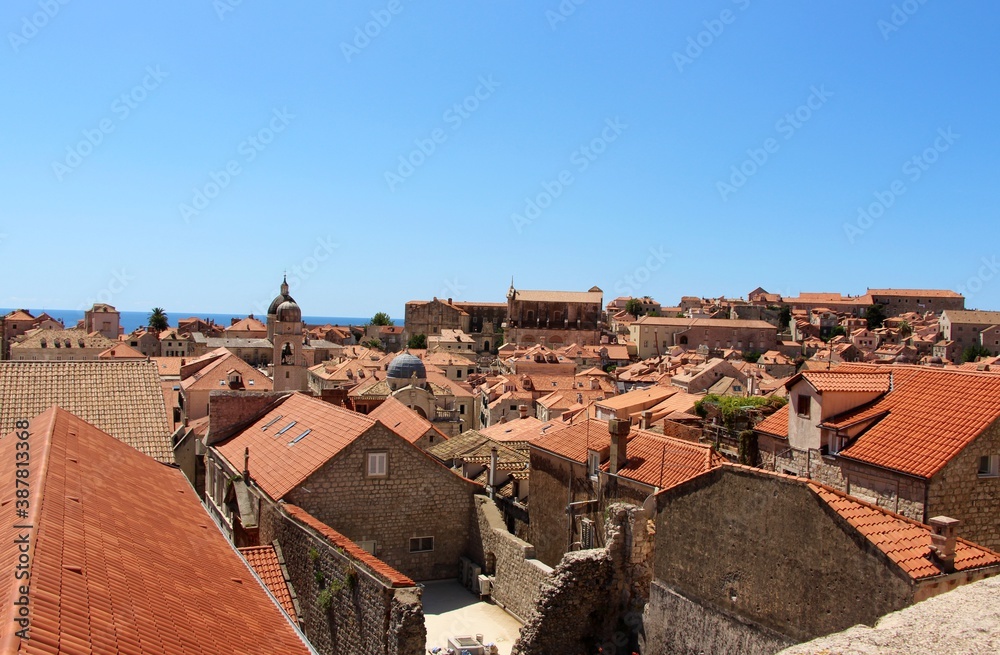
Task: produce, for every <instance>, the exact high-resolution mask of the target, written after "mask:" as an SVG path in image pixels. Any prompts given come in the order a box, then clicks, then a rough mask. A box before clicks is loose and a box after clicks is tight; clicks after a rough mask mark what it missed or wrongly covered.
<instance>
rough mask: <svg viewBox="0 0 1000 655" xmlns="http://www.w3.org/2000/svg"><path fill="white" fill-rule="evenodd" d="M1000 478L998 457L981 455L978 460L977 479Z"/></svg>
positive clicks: (999, 460)
mask: <svg viewBox="0 0 1000 655" xmlns="http://www.w3.org/2000/svg"><path fill="white" fill-rule="evenodd" d="M997 476H1000V455H983V456H982V457H980V458H979V477H981V478H995V477H997Z"/></svg>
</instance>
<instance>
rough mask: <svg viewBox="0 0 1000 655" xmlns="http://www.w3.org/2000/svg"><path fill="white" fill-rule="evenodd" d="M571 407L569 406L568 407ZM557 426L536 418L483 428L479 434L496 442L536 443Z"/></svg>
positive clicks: (521, 419)
mask: <svg viewBox="0 0 1000 655" xmlns="http://www.w3.org/2000/svg"><path fill="white" fill-rule="evenodd" d="M568 406H569V405H567V407H568ZM554 425H556V423H555V422H554V421H541V420H539V419H537V418H535V417H534V416H529V417H527V418H516V419H513V420H510V421H504V422H503V423H494V424H493V425H491V426H489V427H486V428H481V429H480V430H479V434H481V435H483V436H484V437H489V438H490V439H493V440H495V441H502V442H508V441H534V440H535V439H538V438H539V437H541V436H542V434H544V433H545V432H547V431H548V430H550V429H552V426H554Z"/></svg>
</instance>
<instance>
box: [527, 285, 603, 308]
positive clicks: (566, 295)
mask: <svg viewBox="0 0 1000 655" xmlns="http://www.w3.org/2000/svg"><path fill="white" fill-rule="evenodd" d="M514 293H515V296H514V300H525V301H527V302H575V303H580V302H587V303H597V304H598V305H600V304H601V299H602V298H603V297H604V292H603V291H528V290H523V289H517V290H515V292H514Z"/></svg>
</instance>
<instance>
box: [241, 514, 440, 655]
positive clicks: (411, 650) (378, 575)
mask: <svg viewBox="0 0 1000 655" xmlns="http://www.w3.org/2000/svg"><path fill="white" fill-rule="evenodd" d="M260 519H261V520H260V537H261V543H272V542H274V541H277V542H278V545H279V546H280V548H281V551H282V554H283V555H284V558H285V565H286V568H287V569H288V575H289V579H290V581H291V585H292V588H293V589H294V590H295V593H296V595H297V596H298V600H299V607H300V616H299V618H300V620H301V623H302V629H303V631H304V632H305V634H306V637H308V639H309V642H310V643H311V644H312V645H313V647H314V648H315V649H316V650H317V651H319V652H320V653H323V655H420V654H421V653H423V652H424V648H425V644H426V640H427V632H426V629H425V627H424V614H423V607H422V605H421V602H420V590H419V588H417V587H416V586H415V585H414V583H413V581H412V580H410V579H409V578H407V577H406V576H404V575H402V574H400V573H399V572H398V571H395V570H393V569H392V568H391V567H389V566H387V565H386V564H384V563H383V562H380V561H379V560H378V559H376V558H375V557H373V556H371V555H369V554H368V553H366V552H364V551H363V550H361V549H360V548H359V547H358V546H357V545H356V544H354V543H353V542H351V541H350V540H348V539H347V538H346V537H344V536H343V535H341V534H339V533H337V532H336V531H334V530H332V529H331V528H329V527H327V526H325V525H323V524H322V523H320V522H319V521H317V520H316V519H315V518H313V517H311V516H309V515H308V514H306V513H305V512H304V511H303V510H301V509H299V508H297V507H294V506H289V505H284V506H279V505H272V504H270V503H263V504H262V507H261V517H260ZM324 597H328V598H329V608H324V607H323V598H324Z"/></svg>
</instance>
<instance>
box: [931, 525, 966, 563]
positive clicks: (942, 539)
mask: <svg viewBox="0 0 1000 655" xmlns="http://www.w3.org/2000/svg"><path fill="white" fill-rule="evenodd" d="M960 523H961V521H959V520H958V519H953V518H951V517H949V516H935V517H934V518H932V519H931V520H930V525H931V529H932V530H933V531H934V534H932V535H931V552H932V553H933V555H934V559H936V560H937V561H938V562H940V563H941V566H942V567H943V568H944V570H945V572H946V573H954V571H955V538H956V536H957V535H956V532H957V530H958V525H959V524H960Z"/></svg>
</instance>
